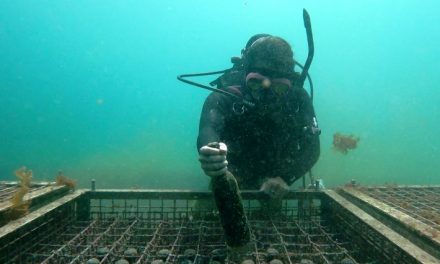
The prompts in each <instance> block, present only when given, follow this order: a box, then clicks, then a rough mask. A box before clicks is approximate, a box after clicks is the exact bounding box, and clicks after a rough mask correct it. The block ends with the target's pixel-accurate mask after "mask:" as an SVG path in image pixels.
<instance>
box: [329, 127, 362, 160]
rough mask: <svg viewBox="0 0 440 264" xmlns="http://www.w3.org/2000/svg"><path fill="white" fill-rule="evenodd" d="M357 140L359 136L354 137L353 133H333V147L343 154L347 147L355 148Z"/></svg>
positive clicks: (346, 151) (345, 152)
mask: <svg viewBox="0 0 440 264" xmlns="http://www.w3.org/2000/svg"><path fill="white" fill-rule="evenodd" d="M359 140H360V138H359V137H354V136H353V135H343V134H341V133H339V132H338V133H335V134H334V135H333V149H335V150H337V151H339V152H341V153H342V154H344V155H345V154H347V153H348V150H349V149H355V148H357V144H358V142H359Z"/></svg>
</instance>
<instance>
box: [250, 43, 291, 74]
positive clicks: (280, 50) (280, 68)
mask: <svg viewBox="0 0 440 264" xmlns="http://www.w3.org/2000/svg"><path fill="white" fill-rule="evenodd" d="M259 35H260V34H259ZM259 35H256V36H259ZM254 37H255V36H254ZM251 40H252V38H251V39H250V40H249V42H250V41H251ZM249 42H248V45H249V47H248V48H247V49H246V51H245V54H244V57H245V60H244V68H245V71H246V74H248V73H250V72H258V73H260V74H262V75H265V76H268V77H270V78H289V77H290V76H291V75H292V74H293V67H294V65H295V61H294V59H293V51H292V48H291V47H290V45H289V43H288V42H287V41H286V40H284V39H282V38H280V37H276V36H270V35H269V36H263V37H261V36H260V37H258V38H256V40H255V41H253V42H252V43H251V44H249Z"/></svg>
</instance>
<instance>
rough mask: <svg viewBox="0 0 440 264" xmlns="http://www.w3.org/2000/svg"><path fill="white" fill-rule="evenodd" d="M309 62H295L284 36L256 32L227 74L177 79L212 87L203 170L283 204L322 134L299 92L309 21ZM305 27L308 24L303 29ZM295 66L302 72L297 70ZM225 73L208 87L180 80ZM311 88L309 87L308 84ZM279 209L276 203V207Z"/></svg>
mask: <svg viewBox="0 0 440 264" xmlns="http://www.w3.org/2000/svg"><path fill="white" fill-rule="evenodd" d="M304 22H305V25H306V29H308V31H307V33H308V35H307V37H308V41H309V57H308V59H307V61H306V63H305V65H304V67H303V66H301V65H300V64H299V63H297V62H295V60H294V56H293V51H292V48H291V46H290V45H289V43H288V42H287V41H286V40H284V39H282V38H281V37H277V36H272V35H269V34H257V35H255V36H253V37H251V38H250V39H249V41H248V43H247V44H246V47H245V48H244V49H243V50H242V56H241V58H233V59H232V62H233V63H234V66H233V67H232V68H231V69H229V70H225V71H221V72H212V73H201V74H187V75H181V76H178V79H179V80H181V81H184V82H186V83H189V84H192V85H195V86H198V87H202V88H205V89H209V90H212V91H213V92H212V93H211V94H210V95H209V96H208V97H207V98H206V100H205V103H204V105H203V109H202V113H201V117H200V125H199V135H198V138H197V147H198V150H199V161H200V163H201V168H202V169H203V171H204V173H205V174H206V175H207V176H209V177H211V178H215V177H217V176H219V175H223V174H225V172H226V171H229V172H231V173H232V174H233V175H234V177H235V179H236V181H237V183H238V186H239V188H240V189H241V190H261V191H263V192H264V193H266V194H267V195H268V196H269V197H270V198H272V199H271V200H274V201H276V200H278V201H281V198H282V197H283V196H284V195H285V194H286V193H287V192H288V190H289V185H291V184H292V183H294V182H295V181H297V180H298V179H300V178H301V177H302V176H304V175H305V173H306V172H308V171H309V170H310V169H311V168H312V166H313V165H314V164H315V163H316V161H317V160H318V158H319V155H320V141H319V134H320V129H319V128H318V124H317V121H316V116H315V111H314V108H313V104H312V99H313V90H312V91H311V94H310V95H309V94H308V93H307V91H306V90H305V89H304V88H303V84H304V80H305V78H306V77H307V78H309V82H310V83H311V79H310V77H309V76H308V73H307V71H308V68H309V67H310V63H311V60H312V57H313V50H314V48H313V38H312V36H311V27H310V20H309V17H308V14H307V12H306V11H305V10H304ZM307 23H308V24H307ZM295 64H297V65H299V66H300V67H301V68H302V69H303V71H302V72H301V73H298V72H296V71H295V70H294V66H295ZM215 73H223V75H222V76H221V77H219V78H218V79H216V80H215V81H214V82H212V83H211V85H212V86H213V85H216V86H217V88H213V87H209V86H205V85H202V84H198V83H195V82H192V81H189V80H187V79H184V78H183V77H193V76H201V75H210V74H215ZM311 88H312V89H313V86H312V85H311ZM279 204H281V203H279Z"/></svg>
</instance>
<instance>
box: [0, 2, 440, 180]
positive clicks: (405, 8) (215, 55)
mask: <svg viewBox="0 0 440 264" xmlns="http://www.w3.org/2000/svg"><path fill="white" fill-rule="evenodd" d="M302 8H306V9H307V10H308V11H309V13H310V15H311V18H312V26H313V31H314V37H315V49H316V51H315V59H314V62H313V64H312V67H311V69H310V73H311V75H312V78H313V81H314V85H315V101H314V104H315V109H316V112H317V115H318V119H319V121H320V126H321V128H322V131H323V132H322V135H321V157H320V160H319V161H318V163H317V165H316V166H315V168H314V169H313V171H314V174H315V175H316V176H317V177H321V178H323V179H324V182H325V184H326V185H327V186H335V185H339V184H343V183H345V182H347V181H349V180H350V179H352V178H355V179H356V180H357V181H358V182H360V183H365V184H384V183H399V184H439V173H438V171H439V168H440V165H439V163H438V156H439V153H440V150H439V147H440V140H439V136H440V125H439V116H440V115H439V113H440V111H439V102H440V93H439V91H438V88H439V83H440V75H439V69H440V31H439V30H438V25H440V16H439V15H438V10H440V3H439V2H438V1H434V0H433V1H423V0H422V1H399V2H398V4H392V2H391V1H348V0H346V1H250V0H249V1H232V0H231V1H189V0H187V1H171V0H169V1H147V0H145V1H103V0H102V1H85V0H79V1H55V0H53V1H43V0H42V1H30V0H29V1H17V0H3V1H0V180H14V178H15V177H14V175H13V171H14V170H15V169H17V168H19V167H21V166H27V167H28V168H30V169H32V170H33V171H34V178H35V179H36V180H51V179H53V178H54V177H55V175H56V173H57V172H58V170H63V171H64V173H65V175H66V176H68V177H71V178H73V179H76V180H77V181H78V183H79V185H80V186H89V182H90V179H92V178H94V179H96V181H97V186H98V187H99V188H185V189H187V188H190V189H206V187H207V182H208V179H207V177H206V176H204V175H203V174H202V172H201V170H200V168H199V164H198V161H197V151H196V144H195V142H196V137H197V131H198V122H199V114H200V111H201V106H202V104H203V101H204V99H205V98H206V96H207V95H208V94H209V92H208V91H205V90H201V89H197V88H194V87H191V86H188V85H186V84H183V83H180V82H178V81H177V80H176V75H178V74H181V73H190V72H198V71H211V70H220V69H225V68H228V67H230V66H231V65H230V62H229V59H230V57H231V56H237V55H240V50H241V49H242V48H243V46H244V45H245V43H246V41H247V40H248V38H249V37H250V36H251V35H253V34H256V33H262V32H264V33H270V34H274V35H278V36H281V37H283V38H285V39H287V40H288V41H289V42H290V43H291V44H292V46H293V48H294V51H295V56H296V59H297V60H298V61H300V62H304V61H305V58H306V56H307V42H306V36H305V30H304V27H303V22H302ZM202 80H206V81H208V80H209V79H202ZM335 132H342V133H345V134H354V135H356V136H359V137H360V142H359V147H358V148H357V149H355V150H353V151H352V152H350V153H348V155H342V154H341V153H338V152H335V151H334V150H333V149H332V137H333V134H334V133H335Z"/></svg>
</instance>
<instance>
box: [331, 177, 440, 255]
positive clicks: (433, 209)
mask: <svg viewBox="0 0 440 264" xmlns="http://www.w3.org/2000/svg"><path fill="white" fill-rule="evenodd" d="M339 193H340V194H341V195H343V196H344V197H346V198H347V199H349V200H350V201H351V202H353V203H355V204H356V205H358V206H359V207H361V208H362V209H363V210H364V211H366V212H368V213H369V214H371V215H373V216H375V217H376V218H377V219H380V220H381V221H382V222H383V223H385V224H386V225H387V226H389V227H391V228H393V229H394V230H396V231H397V232H399V233H401V234H404V235H405V236H406V237H407V238H408V239H409V240H411V241H412V242H413V243H415V244H417V245H419V246H420V247H422V248H424V249H425V250H426V251H428V252H430V253H431V254H432V255H434V256H436V257H437V258H440V186H398V185H386V186H346V187H345V188H342V189H341V190H340V191H339Z"/></svg>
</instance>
